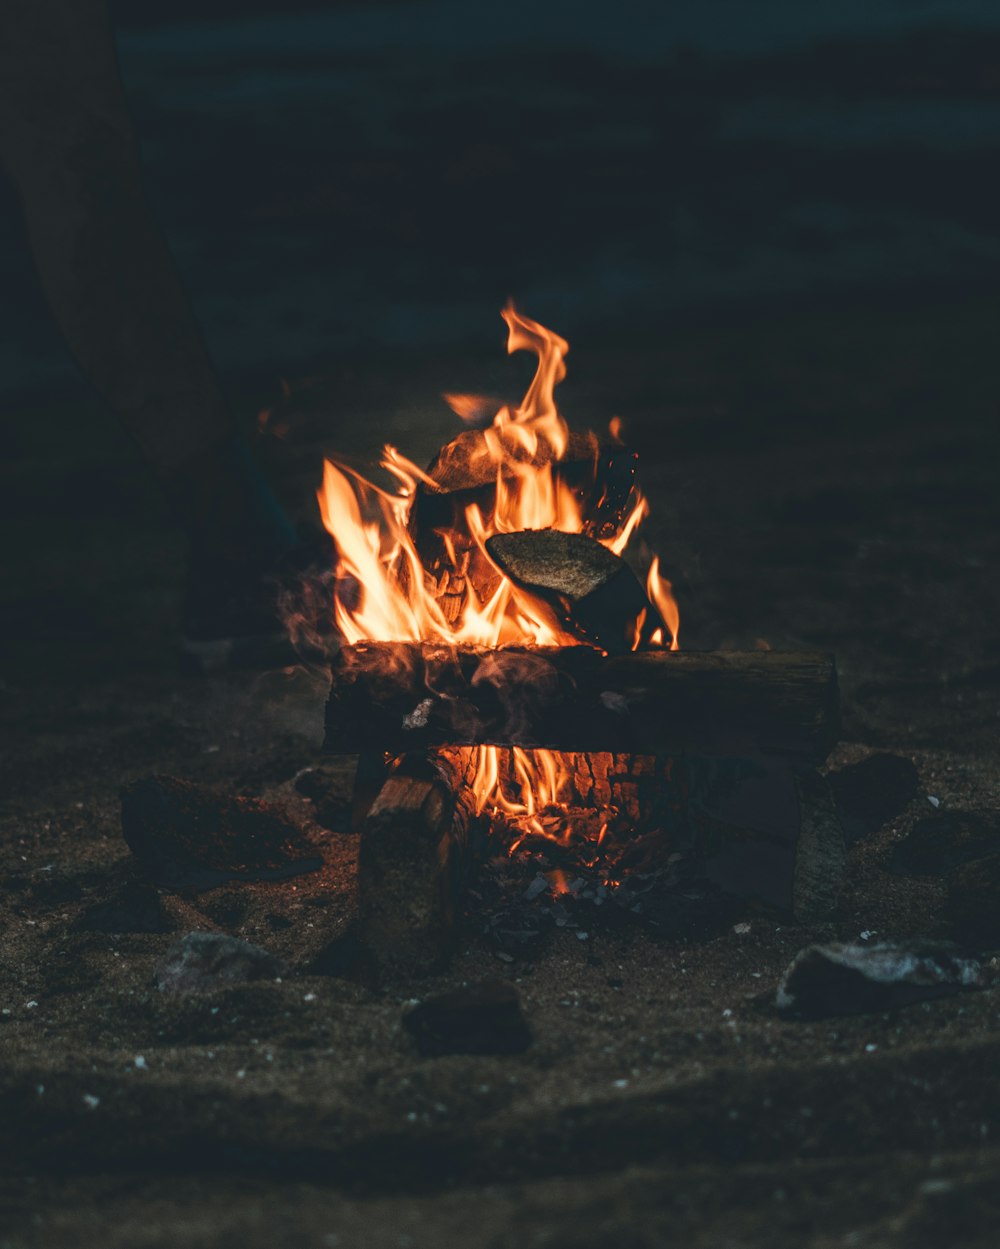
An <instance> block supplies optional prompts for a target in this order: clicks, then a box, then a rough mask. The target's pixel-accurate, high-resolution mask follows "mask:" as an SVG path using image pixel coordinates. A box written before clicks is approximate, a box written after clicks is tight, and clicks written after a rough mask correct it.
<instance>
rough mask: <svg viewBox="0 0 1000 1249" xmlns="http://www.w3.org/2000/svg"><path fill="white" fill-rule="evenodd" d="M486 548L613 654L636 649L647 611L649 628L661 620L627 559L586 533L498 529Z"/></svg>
mask: <svg viewBox="0 0 1000 1249" xmlns="http://www.w3.org/2000/svg"><path fill="white" fill-rule="evenodd" d="M486 550H487V551H488V552H489V555H490V558H491V559H493V560H495V561H496V563H497V565H498V566H499V567H500V568H501V569H502V570H503V571H504V572H505V573H506V574H507V576H508V577H510V579H511V580H512V581H513V582H514V583H515V585H519V586H521V587H522V588H523V589H525V590H528V591H530V592H531V593H532V594H536V595H538V597H539V598H541V599H544V600H545V601H546V602H547V603H549V604H551V605H552V606H553V607H555V608H556V610H557V611H558V612H559V614H560V616H561V617H562V619H563V620H564V622H565V623H566V624H567V625H568V626H569V627H570V628H571V629H572V630H573V632H574V633H577V634H579V635H580V636H582V637H583V638H585V639H586V640H588V641H591V642H594V643H596V645H598V646H600V647H601V648H602V649H603V650H606V651H608V652H609V653H611V654H621V653H623V652H626V651H629V650H631V649H632V644H633V642H634V641H635V629H636V623H637V621H638V619H639V617H640V616H641V615H642V613H643V612H645V613H646V620H647V622H648V626H647V627H648V631H649V632H652V630H653V628H655V627H657V626H658V625H659V624H660V621H659V619H658V618H657V619H656V621H655V622H654V621H652V620H651V619H650V617H652V616H654V615H656V613H655V611H654V609H653V608H652V606H651V605H650V602H649V599H648V598H647V596H646V591H645V590H644V589H643V588H642V586H641V585H640V584H639V582H638V580H637V579H636V575H635V573H634V572H633V571H632V569H631V568H630V567H629V566H628V564H627V563H626V562H625V561H624V560H623V559H622V558H621V557H620V556H618V555H615V553H614V552H613V551H609V550H608V548H607V547H606V546H602V545H601V543H600V542H597V541H595V539H593V538H588V537H587V536H586V535H585V534H582V533H563V532H561V531H560V530H558V529H525V530H522V531H521V532H520V533H498V534H494V536H493V537H492V538H490V539H488V541H487V543H486Z"/></svg>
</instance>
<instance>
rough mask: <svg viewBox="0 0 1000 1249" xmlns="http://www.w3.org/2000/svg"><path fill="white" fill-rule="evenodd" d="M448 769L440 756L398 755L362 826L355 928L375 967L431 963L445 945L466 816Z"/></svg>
mask: <svg viewBox="0 0 1000 1249" xmlns="http://www.w3.org/2000/svg"><path fill="white" fill-rule="evenodd" d="M450 775H451V769H450V764H449V762H448V761H447V760H436V759H434V758H423V757H411V758H407V759H404V760H402V761H401V762H400V764H399V766H398V767H397V768H396V770H395V771H394V772H393V773H392V774H391V775H390V776H389V777H388V779H387V780H386V781H385V782H384V784H383V786H382V788H381V790H380V791H379V794H378V796H377V797H376V799H375V801H374V802H373V803H372V806H371V809H370V810H369V811H368V814H367V816H366V818H365V820H364V823H363V825H362V827H361V842H360V846H359V850H358V932H359V936H360V939H361V942H362V944H363V946H364V948H365V951H366V953H367V955H368V958H369V960H370V961H371V963H372V964H373V969H374V971H375V972H376V974H379V975H381V974H382V973H385V972H390V973H399V974H418V975H419V974H422V973H425V972H429V971H433V970H434V969H435V968H437V967H439V966H440V965H441V964H442V963H443V962H444V961H445V959H446V958H447V956H448V953H449V951H450V948H451V945H452V941H453V936H454V925H455V914H456V907H457V905H458V901H459V895H460V890H461V885H462V881H463V879H464V876H465V872H466V869H467V861H468V849H469V839H470V834H471V831H472V830H471V824H472V819H473V813H472V804H471V795H470V794H469V793H468V791H466V790H464V789H463V788H462V787H461V786H459V787H457V788H456V787H455V786H454V785H452V784H450V783H449V781H448V779H447V778H448V777H449V776H450Z"/></svg>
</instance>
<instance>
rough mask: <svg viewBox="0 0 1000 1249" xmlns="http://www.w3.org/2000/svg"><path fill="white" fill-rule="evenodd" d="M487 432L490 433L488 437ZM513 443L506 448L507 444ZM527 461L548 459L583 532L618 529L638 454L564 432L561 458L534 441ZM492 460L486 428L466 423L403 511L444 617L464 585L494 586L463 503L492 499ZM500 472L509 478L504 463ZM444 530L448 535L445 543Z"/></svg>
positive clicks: (488, 505) (450, 614)
mask: <svg viewBox="0 0 1000 1249" xmlns="http://www.w3.org/2000/svg"><path fill="white" fill-rule="evenodd" d="M492 436H493V435H492V434H491V435H490V437H492ZM512 449H513V447H512ZM518 458H520V459H522V461H523V462H524V463H530V464H532V465H535V466H551V470H552V473H553V476H554V477H555V478H556V480H557V481H558V482H560V483H561V484H562V485H563V486H566V487H568V488H569V489H570V490H572V491H573V493H574V494H575V495H576V497H577V499H578V500H579V503H580V508H581V512H582V515H583V519H584V532H585V533H587V534H589V535H590V536H592V537H594V538H607V537H611V536H612V535H614V534H616V533H618V532H619V530H620V529H621V527H622V525H623V524H624V522H625V518H626V516H627V513H628V510H629V508H630V506H631V505H632V502H633V487H634V485H635V477H636V465H637V463H638V456H637V455H636V453H635V452H634V451H632V450H631V449H630V448H629V447H625V446H623V445H620V444H618V443H601V442H600V441H599V440H598V438H597V437H596V435H595V434H593V433H585V434H576V433H571V434H570V436H569V443H568V445H567V447H566V450H565V452H564V454H563V456H562V458H561V459H558V460H556V459H555V458H554V454H553V448H552V447H551V445H550V444H549V443H548V442H546V441H544V440H540V441H539V443H538V447H537V449H536V453H535V455H534V456H533V457H531V458H530V459H529V458H528V456H527V453H526V452H522V453H521V454H520V455H519V456H518ZM497 473H498V465H497V462H496V460H495V459H493V458H492V456H491V455H490V453H489V448H488V444H487V435H486V434H485V433H484V432H483V431H481V430H466V431H464V432H463V433H461V434H459V435H458V436H457V437H456V438H453V439H452V441H451V442H449V443H448V444H447V445H446V446H444V447H442V448H441V451H440V452H439V453H438V455H437V456H436V457H435V459H434V460H432V461H431V464H430V465H429V467H428V476H429V477H430V478H431V481H432V482H433V485H429V484H428V483H427V482H420V483H418V486H417V491H416V494H415V496H414V500H413V507H412V509H411V512H410V532H411V534H412V536H413V540H414V542H415V544H416V548H417V551H418V552H419V554H420V558H421V560H422V561H423V565H424V568H425V569H426V570H427V573H428V574H429V575H430V576H431V577H432V578H433V580H434V581H435V582H436V583H437V586H438V594H437V597H438V601H439V603H440V605H441V608H442V610H443V611H444V613H445V616H446V618H447V619H448V620H451V621H454V620H456V619H457V618H458V616H459V614H460V612H461V610H462V607H463V604H464V601H465V594H466V589H467V587H468V586H469V585H470V584H471V586H472V588H473V589H474V590H475V592H476V594H477V595H478V596H479V599H480V600H481V601H483V602H485V601H486V600H487V599H489V597H490V596H491V595H492V594H493V593H494V591H495V590H496V588H497V586H498V585H499V582H500V578H499V576H498V575H497V571H496V568H495V567H494V565H493V564H491V563H490V561H489V560H488V559H485V558H484V557H483V555H482V553H481V552H480V551H479V549H478V548H477V547H476V546H475V544H474V543H473V541H472V538H471V536H470V535H469V533H468V524H467V521H466V510H467V508H468V507H470V506H471V505H475V506H476V507H477V508H478V509H479V511H480V513H481V514H482V515H483V516H489V515H490V514H491V513H492V512H493V509H494V508H495V506H496V483H497ZM502 476H503V477H504V478H505V479H506V480H507V481H510V480H511V479H512V478H513V469H512V468H511V467H510V465H509V464H508V465H507V466H506V468H505V469H503V470H502ZM444 534H447V535H448V540H447V542H446V541H445V540H444V538H443V536H442V535H444Z"/></svg>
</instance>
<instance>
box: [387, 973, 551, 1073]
mask: <svg viewBox="0 0 1000 1249" xmlns="http://www.w3.org/2000/svg"><path fill="white" fill-rule="evenodd" d="M403 1027H404V1028H405V1029H406V1030H407V1032H409V1033H410V1034H411V1035H412V1036H413V1038H414V1039H415V1041H416V1043H417V1049H418V1050H419V1051H420V1053H421V1054H425V1055H439V1054H520V1053H522V1052H523V1051H524V1050H526V1049H527V1048H528V1046H529V1045H530V1044H531V1031H530V1029H529V1028H528V1024H527V1022H526V1020H525V1018H524V1016H523V1014H522V1013H521V1002H520V998H519V996H518V992H517V990H516V989H515V988H514V986H513V985H512V984H509V983H508V982H507V981H505V980H482V981H480V982H479V983H478V984H473V985H469V986H468V987H467V988H464V989H456V990H455V991H454V992H452V993H442V994H439V995H438V996H437V997H431V998H428V999H427V1000H426V1001H424V1002H422V1003H421V1004H420V1005H419V1006H417V1007H415V1008H414V1009H413V1010H411V1011H410V1012H409V1013H408V1014H406V1015H404V1017H403Z"/></svg>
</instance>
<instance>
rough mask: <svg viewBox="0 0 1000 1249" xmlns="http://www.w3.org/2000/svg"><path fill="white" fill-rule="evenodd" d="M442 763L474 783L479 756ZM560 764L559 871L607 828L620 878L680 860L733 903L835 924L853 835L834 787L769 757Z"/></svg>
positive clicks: (589, 757) (555, 817) (555, 813)
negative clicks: (562, 843)
mask: <svg viewBox="0 0 1000 1249" xmlns="http://www.w3.org/2000/svg"><path fill="white" fill-rule="evenodd" d="M497 754H498V759H497V764H498V773H499V776H500V782H501V785H502V788H503V792H504V795H505V797H507V798H508V799H513V800H517V799H519V798H520V792H519V787H518V785H517V781H516V773H515V771H514V767H513V761H512V758H511V756H512V751H510V750H500V751H498V752H497ZM435 758H438V759H440V758H446V759H447V762H448V765H449V767H450V768H451V773H450V775H451V776H460V777H461V779H462V781H463V783H464V784H466V785H469V784H471V783H472V779H473V776H474V774H475V763H476V760H475V751H474V750H472V749H470V748H469V747H457V748H455V749H453V750H451V751H444V750H442V751H438V752H436V754H435ZM560 762H561V763H562V764H563V766H564V769H565V774H566V781H565V785H564V787H563V789H562V790H561V791H560V793H559V794H558V801H559V803H560V804H561V805H560V806H559V807H556V808H550V809H546V810H544V811H543V812H542V813H541V821H542V823H543V824H547V823H551V831H552V832H553V833H555V834H558V833H560V832H561V831H562V830H563V829H565V828H567V827H571V828H572V829H573V830H574V834H573V837H572V838H571V839H570V846H569V849H568V850H567V851H566V853H565V854H561V853H560V851H559V848H558V847H553V846H552V843H549V846H548V849H549V850H552V849H554V850H555V857H554V859H553V866H560V865H561V861H562V859H564V858H565V859H566V861H567V863H571V862H572V861H573V859H574V856H575V857H576V858H577V859H578V858H579V857H580V855H581V851H583V850H585V847H584V846H583V845H582V842H583V840H584V839H586V838H589V839H590V841H591V842H593V841H594V839H595V837H596V835H597V833H598V831H599V829H600V827H601V825H602V824H605V825H608V826H609V827H610V830H611V831H610V838H611V841H612V842H614V841H616V840H619V841H623V842H624V843H625V845H624V849H623V850H622V851H620V852H616V853H619V857H618V858H617V863H618V864H619V865H620V866H621V868H622V869H627V870H629V871H638V872H643V871H650V870H657V869H661V868H663V867H664V865H666V864H667V863H668V862H669V861H670V860H671V858H672V856H676V857H677V858H680V859H683V860H684V862H685V863H686V865H687V870H688V871H689V874H690V875H693V876H695V877H697V878H699V879H704V880H706V881H709V882H711V884H713V885H715V886H717V887H718V888H719V889H720V890H721V891H722V892H723V893H725V894H727V895H729V896H730V897H734V898H744V899H748V900H752V901H753V902H755V903H758V904H760V905H762V906H764V907H766V908H767V909H768V910H770V911H773V912H776V913H778V914H782V915H787V916H790V917H792V918H794V919H796V920H798V921H799V922H801V923H812V922H814V921H816V920H818V919H823V918H826V917H827V916H829V915H830V914H831V913H832V912H833V910H834V909H835V907H836V903H837V896H838V892H839V887H840V883H841V880H842V877H843V870H844V835H843V830H842V829H841V827H840V822H839V820H838V818H837V814H836V810H835V808H834V803H833V799H832V797H831V793H830V787H829V784H828V783H827V781H826V779H825V778H824V777H822V776H820V774H819V773H818V772H816V771H815V770H814V769H812V768H809V767H806V766H801V765H798V764H795V763H792V764H790V763H789V762H787V761H785V760H782V759H762V758H760V757H757V758H752V759H747V758H733V757H719V756H711V757H708V756H703V755H688V756H685V757H677V756H671V757H666V758H662V757H661V758H656V757H652V756H649V755H627V754H611V753H608V752H604V751H595V752H593V753H589V754H588V753H572V754H563V755H561V756H560ZM514 827H515V830H516V829H517V822H516V821H514ZM539 844H541V843H539ZM574 845H575V848H574ZM593 853H594V851H593V849H592V850H591V852H590V853H589V854H588V853H584V854H583V857H584V858H588V857H593ZM613 874H617V872H615V873H613Z"/></svg>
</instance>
